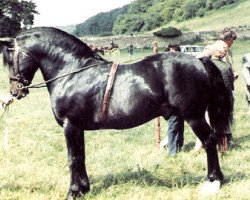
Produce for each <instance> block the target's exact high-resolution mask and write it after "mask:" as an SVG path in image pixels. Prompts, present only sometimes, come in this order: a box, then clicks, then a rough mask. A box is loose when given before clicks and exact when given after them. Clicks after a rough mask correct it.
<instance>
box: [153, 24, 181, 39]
mask: <svg viewBox="0 0 250 200" xmlns="http://www.w3.org/2000/svg"><path fill="white" fill-rule="evenodd" d="M153 34H154V36H158V37H177V36H180V35H182V32H181V31H180V30H179V29H177V28H175V27H171V26H170V27H168V28H163V29H161V30H159V31H156V32H154V33H153Z"/></svg>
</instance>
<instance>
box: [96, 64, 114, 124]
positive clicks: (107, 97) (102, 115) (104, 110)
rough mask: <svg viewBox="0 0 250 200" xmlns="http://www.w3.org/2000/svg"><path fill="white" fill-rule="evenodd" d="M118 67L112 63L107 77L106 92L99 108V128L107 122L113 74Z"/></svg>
mask: <svg viewBox="0 0 250 200" xmlns="http://www.w3.org/2000/svg"><path fill="white" fill-rule="evenodd" d="M118 66H119V65H118V64H117V63H113V64H112V66H111V70H110V73H109V75H108V82H107V86H106V90H105V93H104V97H103V101H102V106H101V110H100V115H99V121H100V124H101V126H102V125H103V124H104V123H105V121H106V120H107V111H108V107H109V100H110V97H111V91H112V88H113V84H114V80H115V74H116V71H117V68H118Z"/></svg>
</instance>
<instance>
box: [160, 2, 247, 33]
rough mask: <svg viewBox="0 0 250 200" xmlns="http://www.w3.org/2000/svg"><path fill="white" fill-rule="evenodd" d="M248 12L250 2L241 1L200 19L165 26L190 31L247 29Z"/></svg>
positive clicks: (173, 22)
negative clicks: (230, 28) (229, 28)
mask: <svg viewBox="0 0 250 200" xmlns="http://www.w3.org/2000/svg"><path fill="white" fill-rule="evenodd" d="M249 10H250V1H241V2H240V3H238V4H236V5H229V6H226V7H223V8H221V9H220V10H215V11H210V12H208V13H207V14H206V16H204V17H202V18H201V17H196V18H194V19H190V20H186V21H184V22H176V21H172V22H170V23H169V24H168V25H165V26H169V25H171V26H175V27H177V28H180V29H181V30H192V31H210V30H221V29H223V28H224V27H244V26H247V27H249V26H250V20H249ZM165 26H163V27H165Z"/></svg>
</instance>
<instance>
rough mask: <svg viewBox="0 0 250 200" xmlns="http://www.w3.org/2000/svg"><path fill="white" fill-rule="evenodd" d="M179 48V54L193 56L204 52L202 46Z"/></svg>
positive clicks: (183, 46)
mask: <svg viewBox="0 0 250 200" xmlns="http://www.w3.org/2000/svg"><path fill="white" fill-rule="evenodd" d="M180 47H181V52H183V53H186V54H190V55H193V56H197V55H199V54H200V53H201V52H202V51H203V50H204V46H197V45H181V46H180Z"/></svg>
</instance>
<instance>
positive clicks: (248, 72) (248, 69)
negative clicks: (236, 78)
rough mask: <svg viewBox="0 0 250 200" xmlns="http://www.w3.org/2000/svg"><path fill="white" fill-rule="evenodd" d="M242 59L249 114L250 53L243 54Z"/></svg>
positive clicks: (249, 111)
mask: <svg viewBox="0 0 250 200" xmlns="http://www.w3.org/2000/svg"><path fill="white" fill-rule="evenodd" d="M242 61H243V68H242V74H243V78H244V80H245V82H246V86H247V92H246V100H247V103H248V112H247V114H248V115H250V53H247V54H246V55H244V56H243V58H242Z"/></svg>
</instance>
